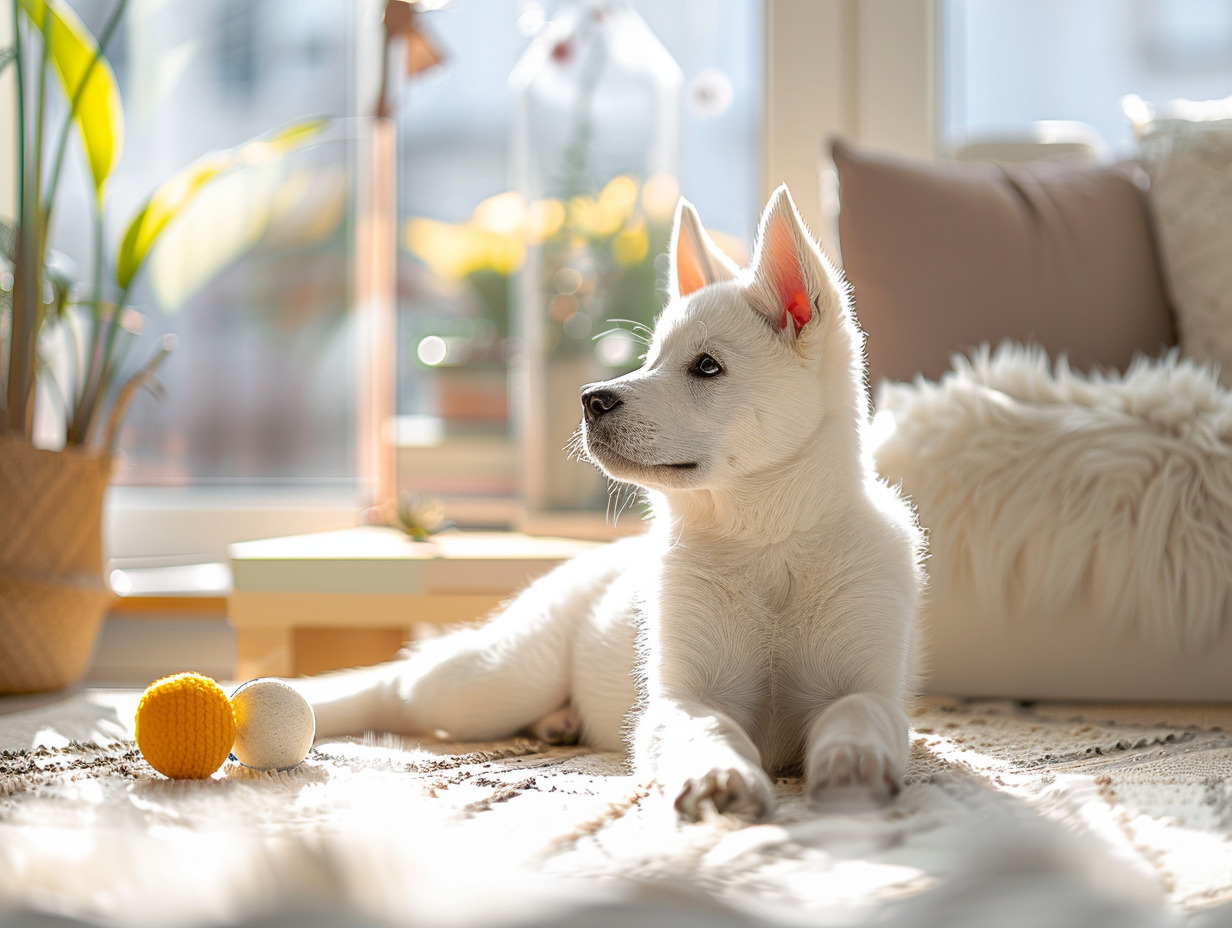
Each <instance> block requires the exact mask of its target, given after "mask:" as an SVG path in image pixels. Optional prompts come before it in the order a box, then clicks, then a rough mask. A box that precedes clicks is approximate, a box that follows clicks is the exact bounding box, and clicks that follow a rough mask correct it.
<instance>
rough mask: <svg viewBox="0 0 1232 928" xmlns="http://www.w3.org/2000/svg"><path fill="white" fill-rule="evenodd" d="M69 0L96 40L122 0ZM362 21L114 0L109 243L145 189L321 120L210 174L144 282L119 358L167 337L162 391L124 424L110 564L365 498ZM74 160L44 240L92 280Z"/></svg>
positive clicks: (340, 516) (330, 13) (267, 8)
mask: <svg viewBox="0 0 1232 928" xmlns="http://www.w3.org/2000/svg"><path fill="white" fill-rule="evenodd" d="M73 5H74V8H75V9H76V11H77V12H78V14H79V15H80V16H81V17H82V19H83V20H84V21H85V23H86V24H87V26H88V27H90V28H91V30H92V31H93V32H94V33H95V34H96V35H98V34H99V33H100V32H101V28H102V25H103V23H104V22H105V21H106V19H107V18H108V17H109V15H110V13H111V11H112V10H113V9H114V6H115V4H114V0H73ZM374 16H375V17H379V9H378V8H377V5H376V4H375V3H374V2H371V0H368V2H364V3H351V2H339V0H308V2H303V0H261V2H259V3H252V2H249V0H220V2H216V3H207V4H201V3H193V2H188V0H166V2H161V3H156V4H137V3H132V4H129V7H128V9H127V11H126V13H125V18H124V20H123V21H122V24H121V28H120V29H119V30H118V31H117V33H116V37H115V40H114V41H113V43H112V44H111V46H110V47H109V48H108V50H107V51H108V57H109V59H110V61H111V62H112V64H113V67H114V69H115V71H116V74H117V78H118V81H119V85H120V90H121V95H122V97H123V103H124V111H125V146H124V151H123V156H122V159H121V162H120V164H119V166H118V168H117V171H116V173H115V174H114V175H113V177H112V179H111V180H110V182H109V185H108V191H107V201H106V210H105V224H106V241H107V244H108V249H109V251H114V248H115V247H116V244H117V243H118V240H119V238H120V236H121V235H122V232H123V229H124V227H125V225H126V224H127V222H128V220H129V219H130V217H131V216H132V215H133V214H134V212H135V211H136V210H137V209H138V208H139V207H140V205H141V203H142V202H143V201H144V199H145V197H146V196H148V194H149V193H150V192H151V190H152V189H153V188H154V186H155V185H157V184H158V183H159V182H161V181H162V180H164V179H166V178H167V177H169V176H171V175H172V174H174V173H175V172H176V171H177V170H179V169H181V168H183V167H184V166H185V165H187V164H189V163H190V162H192V161H193V160H194V159H196V158H198V157H200V156H201V155H203V154H205V153H206V152H208V151H210V150H213V149H221V148H226V147H230V146H234V145H236V144H238V143H241V142H243V141H245V140H247V139H249V138H251V137H253V136H257V135H260V134H262V133H265V132H269V131H271V130H275V129H278V128H280V127H283V126H286V125H289V124H291V123H294V122H296V121H299V120H303V119H307V118H313V117H320V116H325V117H329V118H330V122H329V124H328V126H327V128H326V129H325V130H324V131H323V132H322V133H321V134H320V135H319V136H317V137H315V138H314V139H313V140H312V141H311V143H309V144H307V145H304V146H303V147H301V148H299V149H297V150H295V151H293V152H290V153H288V154H286V155H285V156H283V157H281V158H279V159H277V160H275V161H270V162H267V163H262V164H259V165H252V166H246V167H243V168H241V169H239V170H236V171H233V172H230V173H227V174H224V175H223V176H221V177H220V178H219V179H217V180H215V181H214V182H213V183H211V184H210V185H209V186H208V187H206V188H205V189H204V190H203V191H202V192H201V193H200V194H199V195H198V196H197V198H196V199H195V200H194V201H193V203H192V204H191V206H190V207H189V208H188V209H187V210H186V211H185V212H184V213H183V214H181V215H180V216H179V217H178V218H177V219H176V220H175V222H174V223H173V224H172V225H171V226H169V227H168V228H167V230H166V232H165V233H164V235H163V237H162V239H161V240H160V242H159V244H158V245H157V246H156V249H155V251H154V252H153V254H152V256H151V258H150V261H149V262H148V263H147V266H146V267H145V268H144V269H143V271H142V274H141V276H140V277H139V278H138V281H137V285H136V287H135V288H134V290H133V291H132V293H131V295H130V300H131V303H132V305H133V307H134V308H135V309H136V310H137V311H138V313H139V314H140V315H139V317H135V319H136V321H135V323H134V324H135V325H136V326H138V327H139V328H140V330H141V335H142V337H141V338H140V339H137V340H135V341H134V343H133V347H132V353H131V356H130V365H136V364H138V363H140V362H141V360H142V359H143V357H144V355H145V354H146V353H148V352H149V351H151V346H152V345H153V344H155V342H156V339H157V338H158V336H160V335H162V334H164V333H175V334H177V335H178V337H179V338H178V347H177V350H176V351H175V352H174V353H173V354H172V355H171V357H169V358H168V360H167V361H166V362H165V363H164V364H163V366H162V368H161V369H160V371H159V378H160V380H161V381H162V382H163V383H164V384H165V387H166V389H165V391H162V393H161V395H159V396H155V395H153V394H151V393H143V394H139V395H138V396H137V397H136V398H135V400H134V401H133V403H132V405H131V406H130V408H129V412H128V415H127V417H126V419H125V426H124V428H123V429H122V431H121V435H120V440H119V444H118V447H117V454H116V462H115V469H114V476H113V490H112V492H111V494H110V500H109V520H108V522H109V550H110V551H111V552H112V554H113V555H114V556H120V557H126V556H134V555H136V556H142V555H149V554H153V553H158V554H160V555H188V556H209V557H215V558H217V557H221V555H222V551H223V548H224V547H225V544H226V543H227V542H228V541H230V540H234V539H235V537H242V536H236V535H234V534H233V533H234V532H236V531H240V532H243V533H245V534H248V535H250V536H251V535H268V534H277V533H279V532H282V531H296V530H298V531H302V530H305V529H309V528H330V527H336V526H338V525H345V524H353V523H354V519H355V513H356V512H357V510H358V509H359V508H360V507H361V506H362V505H363V504H364V500H365V499H366V498H367V496H368V494H370V492H371V487H370V485H369V483H370V480H371V457H372V456H371V454H370V452H369V449H368V447H367V444H368V438H367V436H368V435H369V434H372V433H373V432H374V430H373V429H372V428H371V426H370V423H369V422H368V421H366V420H365V416H367V415H369V407H371V406H372V404H373V403H374V402H375V399H374V394H373V393H372V391H371V390H370V388H369V386H368V380H367V378H366V376H365V375H366V365H367V363H368V359H369V358H371V356H372V346H371V345H370V344H369V343H368V339H369V333H370V332H371V326H369V325H368V324H367V321H366V319H365V313H364V307H363V305H362V300H361V293H360V290H359V288H360V287H361V286H362V281H361V277H362V272H361V270H360V268H359V267H358V259H357V252H358V244H359V241H358V236H359V235H360V234H361V233H360V229H361V227H362V226H363V225H364V223H365V222H366V221H367V220H368V219H369V215H368V212H367V207H366V205H365V199H364V184H365V183H366V182H367V179H368V173H369V165H370V160H369V159H370V155H371V145H372V140H371V134H370V128H369V126H370V123H369V121H368V120H365V119H362V118H357V114H359V113H360V109H361V103H360V101H361V96H362V86H361V85H362V84H363V77H364V76H363V75H362V74H361V73H360V67H359V62H360V60H361V57H362V56H361V54H360V51H359V49H360V46H361V44H362V43H363V42H364V41H365V40H366V37H367V36H369V35H371V34H373V33H374V31H375V27H374V23H375V22H379V18H376V19H374ZM365 17H367V19H366V20H365ZM365 22H367V23H368V25H367V27H366V29H365V27H364V23H365ZM70 157H71V158H73V159H75V161H76V162H78V163H70V164H69V165H68V166H67V168H66V171H65V177H66V182H65V183H64V184H63V185H62V188H61V195H60V198H59V204H58V207H57V220H58V221H56V223H55V225H54V228H53V233H52V238H53V246H54V247H56V248H57V249H59V250H61V251H63V252H65V253H67V254H68V255H70V256H71V257H72V258H73V259H74V260H75V261H76V262H77V264H78V267H79V279H80V280H82V281H85V282H88V281H90V280H91V278H92V269H91V266H90V265H91V261H90V255H91V254H92V250H93V247H92V238H91V236H90V230H89V225H88V223H78V222H74V221H72V218H73V217H76V216H86V215H89V211H90V207H89V204H88V199H87V198H88V197H89V196H90V195H91V194H90V193H89V191H88V190H87V189H86V185H85V182H84V178H85V176H86V175H85V173H84V172H83V170H82V165H81V164H80V160H81V159H80V154H79V151H78V150H77V149H76V148H75V147H73V148H70ZM87 285H88V284H87ZM107 295H108V296H114V294H112V293H109V294H107ZM224 523H229V524H224Z"/></svg>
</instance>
